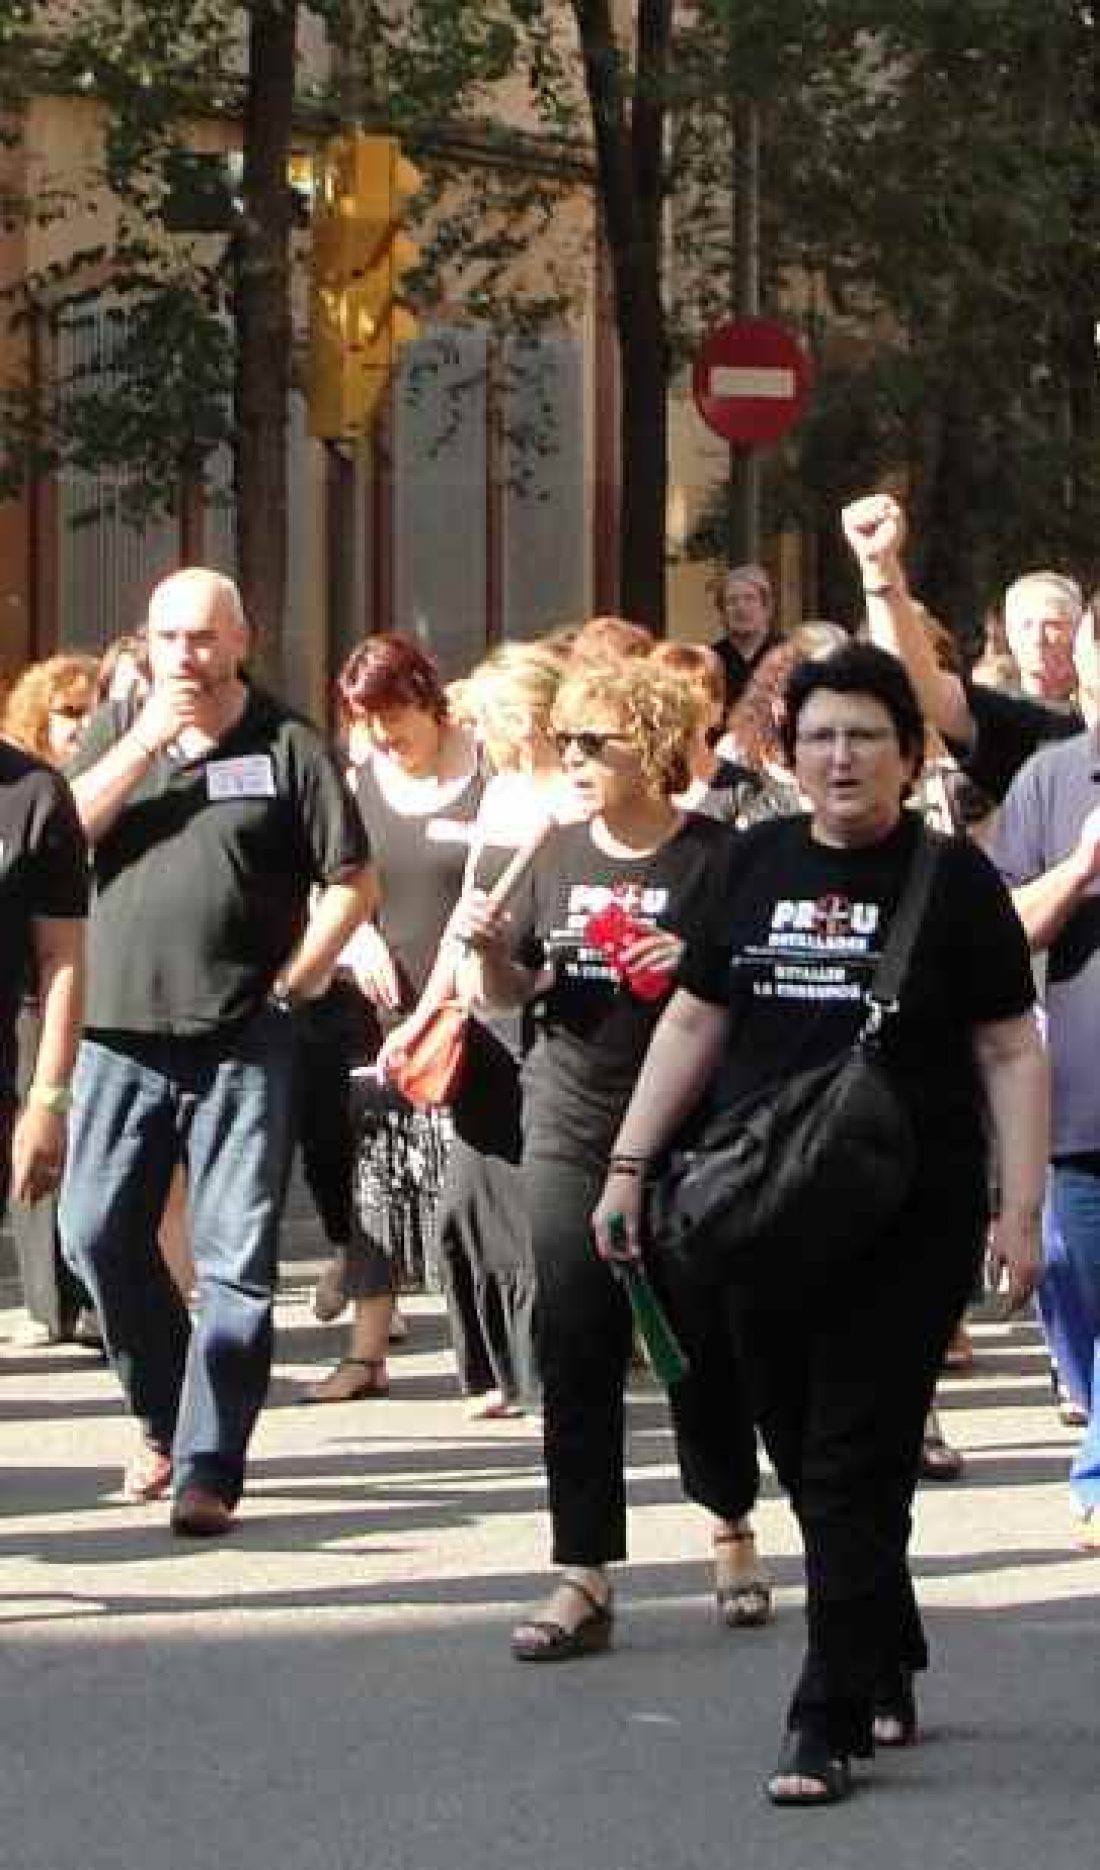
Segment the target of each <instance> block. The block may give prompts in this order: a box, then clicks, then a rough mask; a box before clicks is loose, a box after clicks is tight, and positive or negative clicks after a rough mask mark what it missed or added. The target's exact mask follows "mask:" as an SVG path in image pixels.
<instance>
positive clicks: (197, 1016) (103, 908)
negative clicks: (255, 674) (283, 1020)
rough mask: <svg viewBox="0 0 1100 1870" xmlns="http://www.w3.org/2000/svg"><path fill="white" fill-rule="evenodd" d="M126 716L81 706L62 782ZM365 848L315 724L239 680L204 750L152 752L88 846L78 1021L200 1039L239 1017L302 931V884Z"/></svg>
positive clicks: (93, 758) (362, 855) (337, 870)
mask: <svg viewBox="0 0 1100 1870" xmlns="http://www.w3.org/2000/svg"><path fill="white" fill-rule="evenodd" d="M130 719H131V715H130V712H129V710H128V709H127V708H125V707H122V706H120V705H119V704H117V703H108V705H107V706H106V707H104V708H101V709H99V710H98V711H97V713H96V714H94V715H93V717H92V719H91V720H90V721H89V723H88V726H87V729H86V731H85V734H84V738H83V740H82V741H81V745H80V750H79V753H78V755H77V758H76V760H75V761H74V762H73V766H72V772H73V775H74V777H75V776H77V775H79V774H80V773H84V772H87V771H88V770H89V768H90V767H92V766H94V765H95V764H96V762H97V761H98V760H100V759H102V757H103V755H104V753H106V752H107V751H108V749H109V748H110V747H111V746H112V745H113V744H114V742H115V741H116V740H118V739H119V738H120V737H121V735H122V734H123V733H124V732H125V731H126V729H127V727H128V726H129V724H130ZM368 857H369V847H368V843H367V838H366V834H365V832H364V830H363V827H362V823H361V821H360V818H359V814H358V812H357V811H356V808H355V803H354V801H353V799H352V797H351V794H350V793H349V791H348V789H347V787H346V785H345V784H344V780H343V777H342V775H341V773H340V771H339V769H338V767H337V766H336V763H335V761H334V760H333V759H332V757H331V755H330V754H329V753H328V752H327V751H326V749H325V747H324V745H323V743H322V741H321V739H320V737H319V736H318V734H317V733H316V731H315V729H314V728H313V727H311V726H310V724H309V723H308V722H307V721H305V720H303V719H302V718H301V716H299V715H296V714H294V713H292V712H291V711H290V710H289V709H287V708H284V707H283V706H282V705H281V704H280V703H279V702H277V701H275V700H274V699H273V698H272V697H271V696H270V695H267V694H265V693H264V692H263V691H262V690H260V689H257V688H251V689H250V690H249V696H248V702H247V705H246V707H245V711H244V713H243V715H242V716H241V719H240V720H239V721H238V722H237V724H236V726H235V727H232V728H230V730H229V732H228V733H227V734H225V735H223V737H222V738H221V740H219V741H218V742H217V743H216V745H215V746H214V747H212V748H211V749H210V750H209V751H208V752H206V753H204V754H202V755H200V756H199V757H198V758H195V759H186V758H182V757H175V756H174V755H173V754H171V753H164V754H160V755H159V756H158V757H157V758H156V759H155V760H154V761H153V762H152V764H151V766H150V769H149V771H148V773H147V774H146V775H145V776H144V777H143V778H142V779H141V781H140V782H139V783H138V784H137V785H136V786H135V787H134V790H133V791H132V792H131V793H130V795H129V797H128V799H127V801H126V803H125V805H124V806H123V808H122V810H121V812H120V813H119V815H118V817H117V819H116V820H115V822H114V824H113V825H112V826H111V828H110V830H109V831H108V832H107V833H106V834H105V836H104V837H102V838H101V839H100V841H99V843H98V844H97V845H96V847H95V849H94V851H93V859H92V861H93V874H94V879H95V893H94V897H93V904H92V915H91V922H90V928H89V938H90V939H89V971H90V979H89V988H88V1009H87V1016H86V1025H87V1027H88V1029H89V1030H91V1031H99V1032H104V1031H113V1032H121V1033H134V1032H140V1033H176V1034H183V1035H200V1034H203V1033H209V1032H213V1031H216V1030H218V1029H219V1028H221V1027H224V1026H227V1025H231V1024H233V1023H234V1022H236V1021H238V1020H241V1019H245V1018H247V1017H248V1016H249V1015H250V1014H251V1013H253V1012H255V1010H256V1008H257V1007H258V1006H259V1005H260V1003H261V1002H262V1000H263V998H264V995H265V994H266V993H267V991H268V989H269V988H270V986H271V983H272V981H273V980H274V979H275V976H276V974H277V973H278V971H279V969H280V968H281V966H282V965H283V963H284V961H285V960H286V958H287V956H288V955H289V954H290V952H291V950H292V948H293V947H294V946H295V944H296V942H297V941H298V939H299V937H300V935H301V933H302V930H303V928H304V926H305V920H306V913H307V907H308V900H309V892H310V889H311V888H312V886H313V885H314V884H325V883H331V882H338V881H340V880H341V879H343V878H345V877H348V876H350V875H351V874H352V873H354V872H355V871H357V870H358V869H359V868H360V867H361V866H362V865H363V864H364V863H366V861H367V859H368Z"/></svg>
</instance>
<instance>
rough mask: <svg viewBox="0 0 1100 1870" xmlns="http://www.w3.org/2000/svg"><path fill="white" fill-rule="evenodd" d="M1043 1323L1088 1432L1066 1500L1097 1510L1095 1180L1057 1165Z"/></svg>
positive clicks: (1099, 1357)
mask: <svg viewBox="0 0 1100 1870" xmlns="http://www.w3.org/2000/svg"><path fill="white" fill-rule="evenodd" d="M1045 1232H1046V1271H1045V1273H1044V1277H1043V1291H1042V1301H1043V1317H1044V1322H1045V1323H1046V1326H1047V1334H1048V1339H1049V1341H1050V1345H1051V1349H1052V1351H1053V1353H1054V1357H1055V1361H1056V1362H1057V1364H1058V1369H1059V1371H1060V1372H1061V1374H1062V1377H1063V1380H1064V1381H1065V1384H1066V1387H1067V1389H1068V1390H1069V1393H1070V1395H1071V1396H1072V1397H1073V1399H1074V1401H1075V1402H1078V1403H1080V1404H1081V1405H1082V1407H1084V1408H1086V1409H1087V1410H1088V1412H1089V1424H1088V1427H1087V1428H1086V1430H1085V1433H1084V1436H1083V1437H1082V1440H1081V1445H1080V1447H1079V1448H1078V1450H1077V1454H1076V1456H1075V1457H1074V1461H1073V1466H1072V1467H1071V1469H1070V1492H1071V1493H1072V1495H1073V1497H1074V1499H1075V1501H1076V1502H1077V1504H1078V1505H1079V1506H1081V1507H1083V1508H1086V1509H1091V1508H1093V1507H1100V1173H1098V1172H1097V1171H1096V1170H1095V1169H1093V1168H1091V1167H1089V1168H1077V1167H1074V1166H1072V1165H1070V1164H1058V1165H1056V1166H1055V1167H1054V1169H1052V1171H1051V1177H1050V1198H1049V1204H1048V1214H1047V1225H1046V1229H1045Z"/></svg>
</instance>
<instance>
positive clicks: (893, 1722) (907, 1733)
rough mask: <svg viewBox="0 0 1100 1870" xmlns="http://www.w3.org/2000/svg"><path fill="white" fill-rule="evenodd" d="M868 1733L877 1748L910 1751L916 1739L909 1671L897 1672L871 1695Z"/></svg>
mask: <svg viewBox="0 0 1100 1870" xmlns="http://www.w3.org/2000/svg"><path fill="white" fill-rule="evenodd" d="M872 1731H873V1733H874V1736H875V1745H876V1746H878V1747H911V1746H914V1745H915V1744H916V1741H917V1739H918V1730H917V1698H916V1695H915V1694H914V1692H913V1671H912V1670H911V1669H903V1668H900V1667H899V1668H897V1669H895V1670H894V1671H893V1672H892V1674H891V1676H890V1679H889V1680H888V1681H887V1682H884V1683H883V1684H882V1685H881V1686H880V1687H879V1688H878V1689H876V1691H875V1697H874V1704H873V1721H872Z"/></svg>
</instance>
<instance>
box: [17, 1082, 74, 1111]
mask: <svg viewBox="0 0 1100 1870" xmlns="http://www.w3.org/2000/svg"><path fill="white" fill-rule="evenodd" d="M72 1101H73V1094H72V1092H71V1091H70V1089H69V1087H68V1085H67V1084H32V1085H31V1087H30V1090H29V1091H28V1092H27V1102H28V1104H38V1105H40V1106H41V1108H42V1109H43V1110H52V1111H53V1113H54V1116H55V1117H63V1116H64V1115H65V1112H66V1111H67V1110H68V1108H69V1106H70V1104H71V1103H72Z"/></svg>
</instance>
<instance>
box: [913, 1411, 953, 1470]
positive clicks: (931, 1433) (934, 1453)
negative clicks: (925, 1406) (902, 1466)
mask: <svg viewBox="0 0 1100 1870" xmlns="http://www.w3.org/2000/svg"><path fill="white" fill-rule="evenodd" d="M962 1471H963V1458H962V1455H961V1454H960V1453H959V1451H958V1449H957V1448H952V1446H951V1444H950V1442H949V1441H947V1440H946V1439H945V1437H944V1433H943V1430H942V1429H941V1427H940V1424H939V1418H938V1417H937V1416H936V1414H935V1412H934V1411H933V1412H932V1414H931V1415H930V1416H929V1417H928V1420H927V1421H926V1423H925V1425H924V1434H923V1435H922V1437H921V1444H920V1461H919V1463H918V1465H917V1473H918V1474H919V1476H920V1478H921V1480H938V1481H949V1480H958V1479H959V1476H960V1475H961V1474H962Z"/></svg>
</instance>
